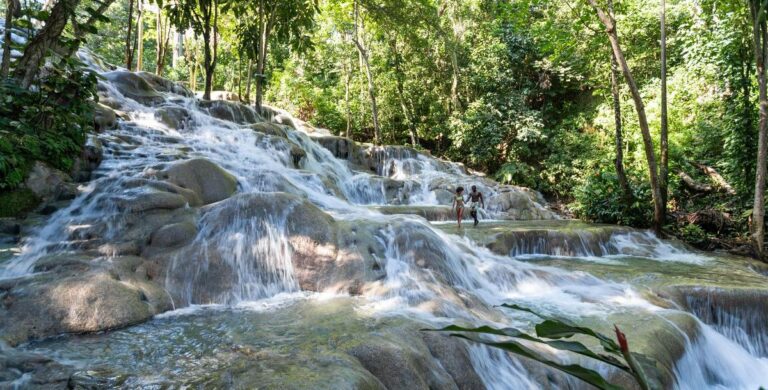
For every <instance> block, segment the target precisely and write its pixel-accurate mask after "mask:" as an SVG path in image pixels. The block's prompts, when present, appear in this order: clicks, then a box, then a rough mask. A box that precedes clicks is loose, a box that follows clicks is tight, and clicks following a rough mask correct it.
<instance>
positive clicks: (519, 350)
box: [451, 334, 621, 390]
mask: <svg viewBox="0 0 768 390" xmlns="http://www.w3.org/2000/svg"><path fill="white" fill-rule="evenodd" d="M451 336H453V337H459V338H463V339H466V340H471V341H474V342H478V343H482V344H485V345H488V346H491V347H494V348H500V349H503V350H505V351H507V352H512V353H514V354H517V355H520V356H524V357H527V358H529V359H533V360H535V361H537V362H539V363H542V364H545V365H547V366H550V367H552V368H554V369H557V370H559V371H562V372H564V373H566V374H568V375H571V376H574V377H576V378H579V379H581V380H582V381H584V382H586V383H589V384H590V385H592V386H595V387H597V388H598V389H601V390H621V387H619V386H616V385H614V384H612V383H609V382H608V381H606V380H605V378H603V377H602V376H601V375H600V374H599V373H598V372H596V371H594V370H590V369H588V368H584V367H582V366H579V365H577V364H561V363H558V362H556V361H554V360H550V359H548V358H546V357H544V356H543V355H540V354H539V353H538V352H536V351H534V350H532V349H529V348H527V347H525V346H523V345H522V344H520V343H517V342H514V341H506V342H492V341H486V340H482V339H477V338H471V337H467V336H464V335H461V334H451Z"/></svg>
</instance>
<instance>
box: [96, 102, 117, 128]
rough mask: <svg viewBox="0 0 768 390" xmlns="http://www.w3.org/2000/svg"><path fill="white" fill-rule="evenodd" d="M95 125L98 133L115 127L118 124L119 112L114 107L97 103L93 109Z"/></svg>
mask: <svg viewBox="0 0 768 390" xmlns="http://www.w3.org/2000/svg"><path fill="white" fill-rule="evenodd" d="M93 125H94V128H95V130H96V132H97V133H100V132H102V131H104V130H109V129H114V128H115V126H117V114H115V111H114V110H113V109H111V108H109V107H107V106H105V105H103V104H100V103H97V104H95V107H94V110H93Z"/></svg>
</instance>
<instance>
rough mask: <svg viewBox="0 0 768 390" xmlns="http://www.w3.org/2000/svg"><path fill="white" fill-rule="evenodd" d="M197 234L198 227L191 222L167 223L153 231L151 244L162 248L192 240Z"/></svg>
mask: <svg viewBox="0 0 768 390" xmlns="http://www.w3.org/2000/svg"><path fill="white" fill-rule="evenodd" d="M196 234H197V227H196V226H195V225H194V224H193V223H191V222H180V223H174V224H170V225H165V226H163V227H161V228H160V229H157V230H156V231H155V232H154V233H152V236H151V238H150V241H149V245H151V246H153V247H160V248H170V247H175V246H180V245H183V244H186V243H188V242H190V241H192V239H193V238H195V235H196Z"/></svg>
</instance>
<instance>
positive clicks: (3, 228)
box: [0, 218, 21, 236]
mask: <svg viewBox="0 0 768 390" xmlns="http://www.w3.org/2000/svg"><path fill="white" fill-rule="evenodd" d="M19 233H21V224H19V221H18V220H16V219H15V218H0V234H7V235H11V236H15V235H18V234H19Z"/></svg>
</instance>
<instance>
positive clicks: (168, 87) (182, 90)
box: [136, 72, 195, 97]
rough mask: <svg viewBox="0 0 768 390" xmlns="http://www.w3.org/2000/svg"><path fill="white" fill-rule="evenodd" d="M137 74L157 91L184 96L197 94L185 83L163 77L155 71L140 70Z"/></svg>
mask: <svg viewBox="0 0 768 390" xmlns="http://www.w3.org/2000/svg"><path fill="white" fill-rule="evenodd" d="M136 74H137V75H138V76H139V77H141V78H142V79H144V80H145V81H146V82H147V83H148V84H149V85H150V86H152V88H153V89H155V90H156V91H160V92H169V93H175V94H177V95H181V96H184V97H193V96H195V94H194V93H192V91H190V90H189V89H187V88H186V87H184V86H183V85H181V84H179V83H176V82H174V81H171V80H168V79H166V78H162V77H160V76H158V75H156V74H154V73H149V72H138V73H136Z"/></svg>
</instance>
